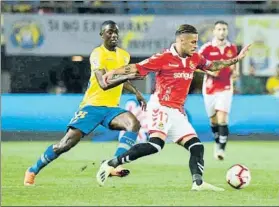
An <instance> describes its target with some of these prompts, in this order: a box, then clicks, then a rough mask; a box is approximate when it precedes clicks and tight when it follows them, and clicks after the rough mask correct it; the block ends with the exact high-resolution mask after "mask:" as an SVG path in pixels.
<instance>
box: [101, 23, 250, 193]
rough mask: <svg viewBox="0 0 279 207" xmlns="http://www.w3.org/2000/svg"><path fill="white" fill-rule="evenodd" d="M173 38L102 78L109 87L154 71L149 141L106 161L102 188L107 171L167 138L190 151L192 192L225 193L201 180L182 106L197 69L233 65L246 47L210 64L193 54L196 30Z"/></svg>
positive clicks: (197, 146)
mask: <svg viewBox="0 0 279 207" xmlns="http://www.w3.org/2000/svg"><path fill="white" fill-rule="evenodd" d="M175 36H176V42H175V43H174V44H173V45H172V46H171V48H170V49H168V50H166V51H165V52H163V53H162V54H155V55H153V56H152V57H150V58H148V59H146V60H143V61H142V62H140V63H138V64H129V65H127V66H124V67H122V68H120V69H117V70H112V71H110V72H108V73H106V74H105V75H103V82H104V83H106V84H110V83H111V80H112V79H114V80H117V79H121V78H123V76H125V75H130V74H135V73H137V74H139V75H141V76H146V75H147V74H148V73H149V72H155V73H156V89H155V91H154V93H153V94H152V95H151V97H150V100H149V102H148V104H147V118H148V131H149V134H150V139H149V141H148V142H146V143H140V144H136V145H134V146H133V147H131V149H130V150H128V151H127V152H126V153H124V154H122V155H120V156H118V157H117V158H114V159H111V160H107V161H105V162H104V163H103V164H102V165H101V167H100V169H99V171H98V173H97V182H98V183H99V185H104V183H105V181H106V179H107V177H108V175H109V174H110V172H111V171H112V170H113V169H114V168H116V167H117V166H119V165H122V164H125V163H129V162H132V161H134V160H136V159H138V158H140V157H144V156H147V155H151V154H155V153H157V152H159V151H161V150H162V149H163V147H164V145H165V140H166V138H167V136H168V137H169V138H170V139H171V140H172V141H173V142H175V143H177V144H179V145H181V146H182V147H184V148H185V149H186V150H188V151H189V152H190V160H189V167H190V171H191V174H192V180H193V184H192V190H197V191H202V190H212V191H223V190H224V189H222V188H218V187H215V186H213V185H211V184H208V183H206V182H204V181H203V178H202V176H203V171H204V159H203V156H204V147H203V144H202V143H201V141H200V139H199V138H198V136H197V133H196V131H195V130H194V128H193V127H192V125H191V124H190V123H189V121H188V118H187V115H186V114H185V111H184V103H185V100H186V98H187V95H188V92H189V88H190V85H191V82H192V79H193V74H194V72H195V70H196V69H197V68H199V69H202V70H205V71H206V70H213V71H218V70H221V69H223V68H224V67H227V66H230V65H233V64H235V63H237V62H238V61H239V60H241V59H242V58H244V56H245V55H246V54H247V51H248V48H249V46H247V47H245V48H243V50H242V51H241V52H240V54H239V55H238V56H237V57H235V58H232V59H228V60H223V61H212V62H211V61H209V60H206V59H205V58H204V57H203V56H202V55H200V54H198V53H197V52H195V51H196V48H197V42H198V32H197V30H196V28H195V27H193V26H191V25H188V24H184V25H181V26H180V27H179V28H178V30H177V31H176V33H175ZM116 75H118V76H116ZM119 76H122V77H119Z"/></svg>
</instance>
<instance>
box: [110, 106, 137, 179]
mask: <svg viewBox="0 0 279 207" xmlns="http://www.w3.org/2000/svg"><path fill="white" fill-rule="evenodd" d="M140 127H141V126H140V122H139V121H138V120H137V118H136V117H135V116H134V115H133V114H132V113H130V112H128V111H127V112H124V113H121V114H119V115H118V116H116V117H115V118H114V119H113V120H112V121H111V122H110V124H109V128H110V129H114V130H125V133H124V134H123V136H122V137H121V138H120V139H119V144H118V147H117V149H116V151H115V154H114V157H117V156H120V155H122V154H123V153H125V152H127V150H129V149H130V148H131V147H132V146H133V145H134V144H135V143H136V141H137V136H138V132H139V130H140ZM129 174H130V171H129V170H128V169H125V168H123V167H122V166H118V167H117V168H115V169H114V170H112V172H111V174H110V176H118V177H125V176H127V175H129Z"/></svg>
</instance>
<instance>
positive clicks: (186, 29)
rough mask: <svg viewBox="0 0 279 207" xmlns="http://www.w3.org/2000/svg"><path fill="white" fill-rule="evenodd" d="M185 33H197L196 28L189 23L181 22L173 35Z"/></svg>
mask: <svg viewBox="0 0 279 207" xmlns="http://www.w3.org/2000/svg"><path fill="white" fill-rule="evenodd" d="M185 33H189V34H198V30H197V29H196V28H195V27H194V26H192V25H190V24H182V25H180V26H179V27H178V29H177V30H176V32H175V36H178V35H181V34H185Z"/></svg>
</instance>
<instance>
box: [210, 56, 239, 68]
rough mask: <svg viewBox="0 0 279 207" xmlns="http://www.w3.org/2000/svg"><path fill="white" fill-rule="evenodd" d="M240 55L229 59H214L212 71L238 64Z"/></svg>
mask: <svg viewBox="0 0 279 207" xmlns="http://www.w3.org/2000/svg"><path fill="white" fill-rule="evenodd" d="M239 60H240V59H239V57H235V58H232V59H229V60H217V61H212V63H211V66H210V69H209V70H211V71H219V70H221V69H222V68H225V67H228V66H231V65H234V64H236V63H237V62H238V61H239Z"/></svg>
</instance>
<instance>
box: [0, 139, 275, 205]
mask: <svg viewBox="0 0 279 207" xmlns="http://www.w3.org/2000/svg"><path fill="white" fill-rule="evenodd" d="M1 144H2V146H1V163H2V173H1V174H2V182H1V187H2V199H1V204H2V205H4V206H42V205H44V206H97V205H98V206H100V205H106V206H123V205H129V206H132V205H137V206H143V205H149V206H151V205H157V206H174V205H176V206H178V205H180V206H189V205H190V206H212V205H214V206H232V205H233V206H236V205H250V206H253V205H255V206H260V205H262V206H267V205H270V206H271V205H272V206H278V205H279V142H278V141H266V142H263V141H253V142H252V141H250V142H248V141H231V142H229V144H228V150H227V154H226V156H227V157H226V159H225V160H224V161H222V162H220V161H216V160H214V159H213V143H205V174H204V178H205V181H207V182H209V183H212V184H215V185H217V186H220V187H223V188H225V191H224V192H192V191H190V188H191V176H190V172H189V168H188V160H189V153H188V152H187V151H186V150H185V149H183V148H182V147H179V146H177V145H175V144H167V145H166V146H165V148H164V150H163V151H162V152H161V153H160V154H156V155H153V156H149V157H145V158H142V159H139V160H137V161H135V162H133V163H131V164H128V165H126V167H127V168H129V169H130V170H131V174H130V175H129V176H128V177H126V178H116V177H114V178H109V179H108V181H107V182H106V185H105V186H104V187H99V186H98V185H97V182H96V179H95V176H96V172H97V170H98V167H99V164H100V162H101V161H102V160H103V159H106V158H110V157H111V156H112V155H113V153H114V151H115V147H116V146H117V143H116V142H109V143H93V142H87V141H84V142H81V143H80V144H78V145H77V146H76V147H75V148H73V149H72V150H71V151H69V152H68V153H66V154H64V155H62V156H61V157H59V158H58V159H57V160H56V161H54V162H53V163H51V164H50V165H49V166H47V167H46V168H45V169H43V170H42V171H41V173H40V174H39V175H38V176H37V178H36V186H32V187H25V186H23V176H24V172H25V170H26V168H27V167H28V166H30V165H31V164H33V163H34V162H35V161H36V160H37V158H38V157H39V156H40V155H41V153H42V152H43V151H44V150H45V148H46V147H47V146H49V145H50V144H52V143H51V142H2V143H1ZM237 163H240V164H244V165H246V166H247V167H248V168H249V169H250V171H251V175H252V180H251V183H250V185H249V186H248V187H247V188H245V189H242V190H235V189H233V188H232V187H230V186H229V185H228V184H227V183H226V181H225V174H226V171H227V169H228V168H229V167H230V166H231V165H233V164H237ZM85 165H87V166H88V167H87V168H86V169H85V170H83V171H82V170H81V168H82V167H83V166H85Z"/></svg>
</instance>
